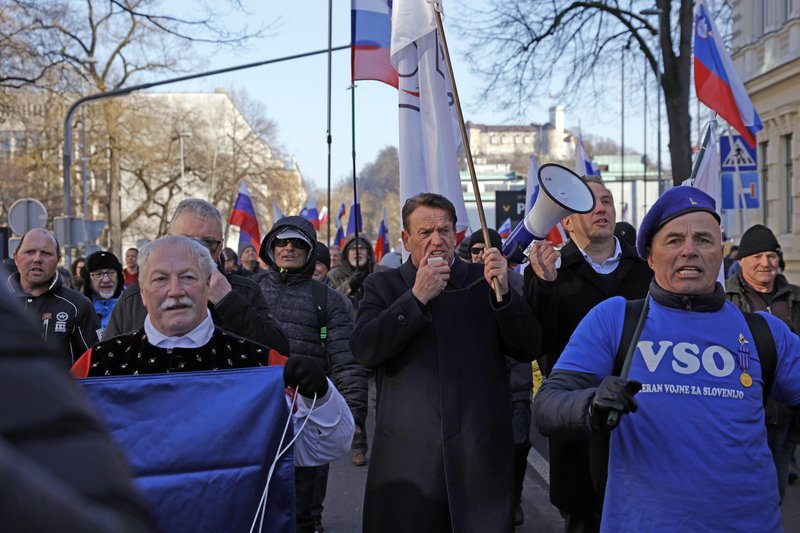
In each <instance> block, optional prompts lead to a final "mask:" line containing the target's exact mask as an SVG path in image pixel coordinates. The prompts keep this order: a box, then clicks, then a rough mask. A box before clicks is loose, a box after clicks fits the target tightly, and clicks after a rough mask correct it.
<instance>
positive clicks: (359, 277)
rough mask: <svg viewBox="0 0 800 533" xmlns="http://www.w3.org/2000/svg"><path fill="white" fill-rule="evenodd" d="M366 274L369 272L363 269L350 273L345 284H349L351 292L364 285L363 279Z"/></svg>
mask: <svg viewBox="0 0 800 533" xmlns="http://www.w3.org/2000/svg"><path fill="white" fill-rule="evenodd" d="M367 274H369V272H366V271H364V270H356V271H355V272H353V273H352V274H350V278H348V280H347V284H348V285H350V291H351V292H356V291H357V290H358V289H360V288H361V286H362V285H364V279H366V277H367Z"/></svg>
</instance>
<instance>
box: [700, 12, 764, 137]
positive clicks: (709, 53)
mask: <svg viewBox="0 0 800 533" xmlns="http://www.w3.org/2000/svg"><path fill="white" fill-rule="evenodd" d="M694 90H695V93H697V98H698V100H700V101H701V102H703V103H704V104H706V105H707V106H708V107H710V108H711V109H713V110H714V111H716V112H717V113H719V115H720V116H721V117H722V118H724V119H725V120H726V121H728V124H730V125H731V126H733V127H734V129H736V131H738V132H739V133H740V134H741V135H742V137H743V138H744V140H745V141H746V142H747V143H748V144H749V145H750V146H751V147H753V146H755V145H756V133H757V132H758V131H759V130H761V129H762V128H763V127H764V126H763V125H762V124H761V119H760V118H759V116H758V113H757V112H756V109H755V107H753V102H751V101H750V96H748V94H747V91H746V90H745V88H744V85H743V84H742V80H740V79H739V76H738V74H737V73H736V69H735V68H734V66H733V61H731V58H730V56H729V55H728V51H727V50H726V49H725V44H724V43H723V42H722V39H721V38H720V36H719V32H717V28H716V27H715V26H714V22H713V21H712V20H711V17H710V16H709V13H708V8H707V7H706V3H705V2H704V0H698V1H697V3H696V4H695V11H694Z"/></svg>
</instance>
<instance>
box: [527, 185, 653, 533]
mask: <svg viewBox="0 0 800 533" xmlns="http://www.w3.org/2000/svg"><path fill="white" fill-rule="evenodd" d="M584 181H586V182H587V184H588V185H589V188H590V189H591V190H592V193H593V194H594V198H595V207H594V210H592V211H591V212H589V213H586V214H574V215H570V216H568V217H566V218H565V219H564V220H562V225H563V226H564V229H565V230H566V231H567V232H568V233H569V236H570V241H569V242H568V243H567V244H566V245H564V247H563V248H561V250H560V251H557V250H555V249H554V248H553V246H551V245H550V244H549V243H547V242H542V243H537V244H534V246H533V249H532V251H531V255H530V261H531V267H530V268H526V269H525V297H526V299H527V301H528V304H529V305H530V306H531V308H532V309H533V312H534V314H535V315H536V318H538V319H539V322H540V323H541V325H542V353H543V354H544V360H543V361H542V360H540V364H541V366H542V369H543V371H544V374H545V375H549V374H550V371H551V369H552V368H553V365H554V364H555V362H556V361H557V360H558V358H559V356H560V355H561V352H562V351H563V350H564V347H565V346H566V345H567V342H568V341H569V338H570V336H571V335H572V332H573V331H574V330H575V328H576V327H577V326H578V324H579V323H580V321H581V320H582V319H583V317H584V316H586V314H587V313H588V312H589V311H590V310H591V309H592V308H593V307H594V306H595V305H597V304H598V303H600V302H602V301H603V300H606V299H608V298H610V297H612V296H624V297H625V298H626V299H628V300H635V299H638V298H644V296H645V294H647V288H648V287H649V285H650V280H651V279H652V277H653V272H652V271H651V270H650V267H648V266H647V263H646V262H645V261H644V260H643V259H642V258H640V257H639V256H638V255H637V253H636V251H635V250H634V249H633V248H632V247H631V246H630V245H629V244H628V243H627V242H626V240H625V239H619V238H617V237H615V236H614V229H615V222H616V210H615V209H614V198H613V197H612V196H611V192H610V191H609V190H608V189H607V188H606V187H605V185H603V183H602V181H600V180H599V178H594V177H584ZM559 261H560V266H559V265H558V263H559ZM542 363H543V364H542ZM550 501H551V502H552V503H553V505H555V506H556V507H558V509H559V510H560V511H561V513H562V515H564V516H565V518H566V520H567V523H566V530H567V531H587V532H589V531H597V529H598V528H599V526H600V512H601V510H602V496H600V495H599V494H598V493H597V492H595V490H594V488H593V486H592V479H591V475H590V472H589V441H588V440H573V441H566V440H561V439H558V438H552V439H550Z"/></svg>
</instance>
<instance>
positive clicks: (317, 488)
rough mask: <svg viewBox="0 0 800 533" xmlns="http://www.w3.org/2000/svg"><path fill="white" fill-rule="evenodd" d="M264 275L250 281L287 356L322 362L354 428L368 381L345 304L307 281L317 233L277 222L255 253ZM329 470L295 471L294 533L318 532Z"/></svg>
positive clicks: (363, 412) (297, 221) (293, 220)
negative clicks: (281, 335) (353, 348)
mask: <svg viewBox="0 0 800 533" xmlns="http://www.w3.org/2000/svg"><path fill="white" fill-rule="evenodd" d="M259 254H260V256H261V260H262V261H264V262H265V263H266V264H267V265H268V266H269V270H268V271H267V272H266V273H264V274H259V275H257V276H254V277H253V278H251V279H253V280H255V281H256V282H257V283H258V284H259V286H260V287H261V291H262V292H263V294H264V297H265V298H266V301H267V305H269V307H270V309H272V312H273V317H274V318H275V320H277V321H278V323H279V324H280V325H281V327H282V328H283V330H284V331H285V332H286V336H287V337H289V344H290V345H291V351H292V355H291V357H295V356H301V355H303V356H310V357H313V358H315V359H316V360H318V361H320V362H321V363H322V367H323V369H324V370H325V371H326V373H327V375H328V377H330V379H331V381H333V384H334V385H336V388H337V389H338V390H339V392H341V394H342V396H344V398H345V400H346V401H347V404H348V405H349V406H350V411H351V412H352V413H353V418H354V420H355V423H356V424H357V425H361V426H362V427H363V424H364V421H365V419H366V416H367V379H366V375H365V372H364V368H363V367H362V366H361V365H359V364H358V363H356V360H355V358H354V357H353V354H352V353H351V352H350V347H349V345H348V343H349V340H350V333H351V332H352V330H353V318H352V306H351V304H350V301H349V300H348V299H347V298H345V297H344V296H343V295H341V294H340V293H338V292H337V291H336V290H335V289H333V288H332V287H329V286H328V285H326V284H324V283H322V282H320V281H317V280H315V279H312V276H313V274H314V270H315V268H316V263H317V254H318V252H317V233H316V231H314V227H313V226H312V225H311V222H309V221H308V220H306V219H305V218H302V217H299V216H290V217H285V218H282V219H281V220H279V221H277V222H276V223H275V225H274V226H273V227H272V229H271V230H270V231H269V232H268V233H267V234H266V236H264V240H263V242H262V243H261V250H260V252H259ZM327 484H328V465H322V466H319V467H299V468H296V469H295V489H296V494H297V497H296V503H297V531H298V533H311V532H315V531H316V532H319V531H323V530H324V529H323V527H322V504H323V502H324V500H325V492H326V488H327Z"/></svg>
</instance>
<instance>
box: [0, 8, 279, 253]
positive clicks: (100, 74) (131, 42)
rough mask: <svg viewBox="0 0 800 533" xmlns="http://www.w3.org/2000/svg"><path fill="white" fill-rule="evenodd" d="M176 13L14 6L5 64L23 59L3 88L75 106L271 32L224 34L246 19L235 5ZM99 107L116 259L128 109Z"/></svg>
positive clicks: (2, 40) (2, 45)
mask: <svg viewBox="0 0 800 533" xmlns="http://www.w3.org/2000/svg"><path fill="white" fill-rule="evenodd" d="M212 5H213V6H214V7H211V6H212ZM220 6H221V7H220ZM173 9H175V10H178V9H180V11H177V12H173V11H171V10H170V9H168V8H167V7H165V6H164V5H163V2H161V1H160V0H102V1H100V0H51V1H48V2H40V1H34V0H9V1H8V2H6V3H5V4H4V6H3V7H1V8H0V60H2V59H4V58H7V57H14V58H16V57H17V56H15V55H14V54H15V53H19V54H22V55H21V56H19V57H22V58H25V59H19V60H18V59H12V60H11V61H8V62H4V63H3V65H4V66H3V68H2V69H0V86H5V87H22V86H31V85H32V86H36V87H43V88H46V89H47V90H49V91H53V92H55V93H60V94H63V95H64V99H65V101H66V100H74V99H75V98H76V96H75V95H76V94H78V95H82V94H87V93H91V92H102V91H108V90H113V89H118V88H120V87H123V86H126V85H130V84H131V83H133V80H135V79H137V78H138V77H140V76H141V75H142V74H143V73H148V74H150V75H152V74H157V73H160V72H161V73H163V72H174V71H178V70H181V69H186V68H191V67H192V66H193V65H194V64H195V61H196V60H194V59H192V58H191V56H190V53H191V51H192V49H193V45H195V44H197V43H203V44H209V43H210V44H213V45H217V46H228V47H241V46H244V45H246V43H247V42H248V41H249V40H250V39H251V38H253V37H256V36H260V35H262V34H264V33H265V32H266V31H267V29H268V28H267V27H264V26H259V27H258V28H256V29H255V30H250V29H249V28H248V27H246V26H245V27H242V28H238V29H234V30H229V29H227V27H226V26H225V24H224V20H225V19H224V15H225V13H224V10H227V9H232V10H237V11H241V10H242V9H243V8H242V6H241V4H240V2H239V1H238V0H229V1H225V2H215V3H213V4H211V3H208V2H203V1H200V0H198V1H195V2H191V3H190V4H187V3H183V4H181V5H180V6H177V5H176V6H175V7H174V8H173ZM176 13H181V14H176ZM183 13H193V15H190V16H187V15H183ZM26 59H30V60H31V63H27V62H26ZM96 106H97V107H98V108H99V109H100V110H101V112H100V113H98V114H97V116H99V117H101V118H102V121H103V123H104V128H103V130H104V131H105V134H106V136H107V139H106V142H105V143H104V144H105V147H104V150H103V152H102V153H103V154H104V155H105V156H106V157H107V158H108V165H107V168H108V172H107V173H106V174H105V186H106V189H107V191H106V193H105V194H104V195H103V196H104V197H105V199H106V204H105V207H106V209H105V210H106V218H107V220H108V228H109V232H110V247H111V249H112V250H113V251H115V252H118V253H119V252H121V245H122V243H121V240H122V229H123V224H122V222H123V221H122V214H121V212H120V187H121V182H122V180H121V175H120V172H121V168H122V167H121V161H120V157H121V154H120V151H121V149H122V148H123V145H122V144H121V142H120V139H121V138H122V137H123V136H124V132H122V131H121V130H120V127H121V126H120V118H121V113H122V111H121V110H122V107H123V106H121V105H119V103H117V102H103V103H99V104H96ZM76 120H77V118H76Z"/></svg>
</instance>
